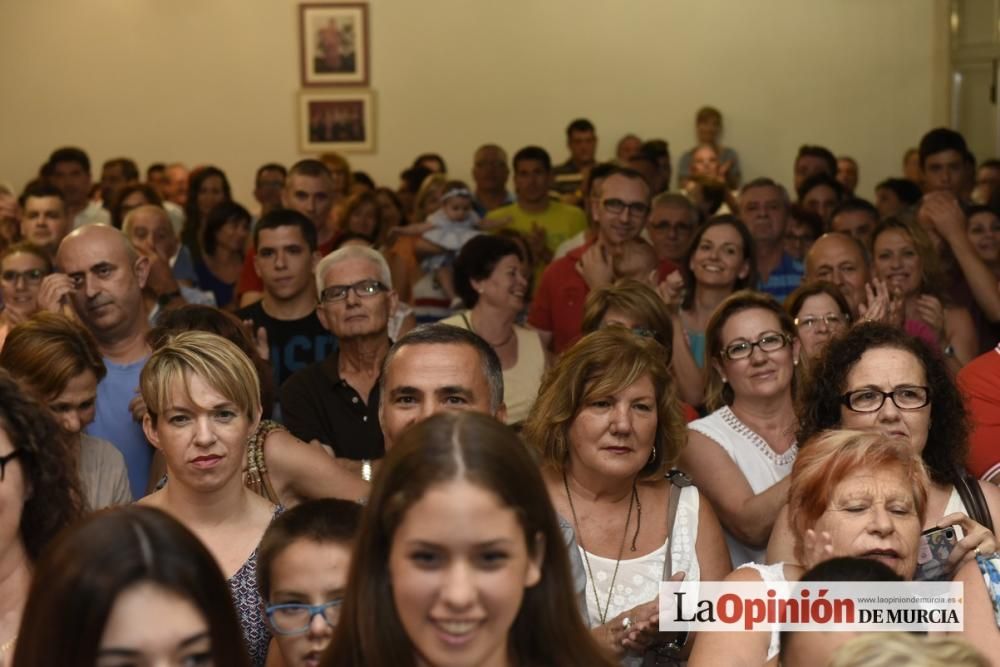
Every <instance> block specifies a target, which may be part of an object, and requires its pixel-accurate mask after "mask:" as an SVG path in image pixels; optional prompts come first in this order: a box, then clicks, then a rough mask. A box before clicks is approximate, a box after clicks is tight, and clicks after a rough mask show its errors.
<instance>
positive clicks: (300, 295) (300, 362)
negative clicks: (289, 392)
mask: <svg viewBox="0 0 1000 667" xmlns="http://www.w3.org/2000/svg"><path fill="white" fill-rule="evenodd" d="M253 243H254V247H255V248H256V249H257V252H256V254H255V255H254V267H255V269H256V270H257V275H258V276H259V277H260V280H261V282H262V283H263V285H264V296H263V298H262V299H261V300H260V301H258V302H256V303H253V304H251V305H249V306H247V307H246V308H243V309H242V310H239V311H237V313H236V314H237V316H238V317H239V318H240V319H241V320H244V321H246V320H250V321H251V322H253V331H254V332H255V333H256V334H257V335H258V337H259V336H260V335H261V331H260V330H261V329H263V330H264V335H266V336H267V344H268V348H269V349H270V362H271V367H272V368H273V369H274V380H275V386H280V385H281V383H282V382H284V381H285V380H287V379H288V378H289V377H291V375H292V373H294V372H295V371H298V370H301V369H303V368H305V367H306V366H308V365H309V364H313V363H316V362H317V361H322V360H323V359H326V357H327V356H328V355H329V354H330V353H331V352H332V351H333V350H334V349H335V348H336V347H337V340H336V338H334V337H333V336H331V335H330V333H329V332H328V331H327V330H326V329H325V328H324V327H323V325H322V323H321V322H320V319H319V318H318V317H317V316H316V284H315V282H314V280H313V269H314V268H315V267H316V263H317V262H318V261H319V254H318V253H317V252H316V228H315V227H314V226H313V224H312V223H311V222H310V221H309V218H307V217H306V216H304V215H302V214H301V213H299V212H298V211H293V210H291V209H287V208H279V209H276V210H274V211H271V212H270V213H268V214H267V215H265V216H264V217H263V218H261V219H260V220H258V221H257V224H256V225H254V229H253Z"/></svg>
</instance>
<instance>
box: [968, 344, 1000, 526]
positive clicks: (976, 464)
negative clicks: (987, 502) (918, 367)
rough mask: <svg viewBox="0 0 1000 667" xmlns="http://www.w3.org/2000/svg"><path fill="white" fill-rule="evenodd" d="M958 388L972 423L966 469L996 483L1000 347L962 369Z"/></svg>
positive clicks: (999, 455) (999, 469)
mask: <svg viewBox="0 0 1000 667" xmlns="http://www.w3.org/2000/svg"><path fill="white" fill-rule="evenodd" d="M958 386H959V388H960V389H961V390H962V396H963V397H964V398H965V408H966V409H967V410H968V411H969V421H970V422H972V434H971V435H970V436H969V459H968V461H967V462H966V467H967V468H968V469H969V472H970V473H972V474H973V475H975V476H976V477H978V478H979V479H984V480H986V481H988V482H993V483H994V484H1000V393H998V392H997V387H1000V345H997V347H996V348H995V349H992V350H990V351H989V352H987V353H985V354H982V355H980V356H978V357H976V358H975V359H973V360H972V361H970V362H969V363H967V364H966V365H965V366H963V367H962V370H960V371H959V372H958ZM995 521H996V518H994V522H995Z"/></svg>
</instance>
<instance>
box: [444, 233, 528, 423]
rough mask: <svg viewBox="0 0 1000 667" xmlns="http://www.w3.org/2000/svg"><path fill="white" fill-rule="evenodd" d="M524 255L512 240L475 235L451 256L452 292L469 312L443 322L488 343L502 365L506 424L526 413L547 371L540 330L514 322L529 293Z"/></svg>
mask: <svg viewBox="0 0 1000 667" xmlns="http://www.w3.org/2000/svg"><path fill="white" fill-rule="evenodd" d="M523 259H524V256H523V254H522V252H521V248H520V247H519V246H518V245H517V243H515V242H514V241H512V240H510V239H509V238H505V237H502V236H488V235H483V236H477V237H475V238H473V239H471V240H470V241H468V242H467V243H466V244H465V245H464V246H462V250H461V251H460V252H459V253H458V256H457V257H456V258H455V265H454V269H455V274H454V275H455V291H456V292H457V293H458V295H459V296H460V297H462V301H463V302H464V303H465V305H466V307H467V308H469V310H465V311H462V312H460V313H458V314H457V315H453V316H451V317H449V318H447V319H446V320H443V323H444V324H451V325H454V326H457V327H462V328H463V329H469V330H470V331H472V332H473V333H475V334H477V335H478V336H479V337H480V338H482V339H483V340H485V341H486V342H487V343H489V344H490V347H492V348H493V350H494V351H495V352H496V353H497V356H498V357H500V365H501V366H502V368H503V387H504V391H503V398H504V403H505V404H506V405H507V423H509V424H518V423H520V422H522V421H524V420H525V419H526V418H527V417H528V413H529V412H531V406H532V404H534V402H535V396H537V395H538V387H539V385H541V383H542V373H544V372H545V367H546V358H545V348H544V347H543V346H542V341H541V338H539V336H538V332H537V331H534V330H532V329H526V328H525V327H522V326H520V325H519V324H517V318H518V316H519V315H520V314H521V311H522V310H524V302H525V298H526V296H527V291H528V277H527V276H526V275H525V267H524V262H523Z"/></svg>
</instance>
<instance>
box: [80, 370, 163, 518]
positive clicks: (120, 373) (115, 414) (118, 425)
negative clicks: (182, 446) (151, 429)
mask: <svg viewBox="0 0 1000 667" xmlns="http://www.w3.org/2000/svg"><path fill="white" fill-rule="evenodd" d="M145 364H146V359H145V358H143V359H141V360H140V361H136V362H134V363H131V364H128V365H126V366H122V365H120V364H116V363H114V362H111V361H109V360H107V359H105V360H104V365H105V366H107V367H108V374H107V375H105V376H104V379H103V380H101V381H100V382H99V383H98V385H97V414H96V416H95V417H94V422H93V423H92V424H91V425H90V426H88V427H87V434H88V435H92V436H94V437H96V438H104V439H105V440H108V441H109V442H111V444H113V445H114V446H115V447H117V448H118V451H120V452H121V453H122V456H124V457H125V467H126V468H128V483H129V486H130V487H132V495H133V497H139V498H141V497H142V496H143V495H145V493H146V486H147V485H148V483H149V466H150V463H152V460H153V448H152V447H151V446H150V444H149V442H147V441H146V436H145V434H143V432H142V426H141V425H140V424H139V423H138V422H136V421H135V420H133V419H132V413H131V412H129V409H128V404H129V403H130V402H131V401H132V399H133V398H135V397H136V390H137V389H138V388H139V374H140V373H141V372H142V367H143V366H145Z"/></svg>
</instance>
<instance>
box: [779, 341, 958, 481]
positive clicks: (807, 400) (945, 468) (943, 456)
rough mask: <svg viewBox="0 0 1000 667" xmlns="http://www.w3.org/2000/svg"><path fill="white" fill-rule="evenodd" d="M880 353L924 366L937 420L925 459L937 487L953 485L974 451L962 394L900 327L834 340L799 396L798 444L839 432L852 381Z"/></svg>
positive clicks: (938, 363)
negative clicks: (889, 351) (866, 359)
mask: <svg viewBox="0 0 1000 667" xmlns="http://www.w3.org/2000/svg"><path fill="white" fill-rule="evenodd" d="M876 348H895V349H897V350H904V351H906V352H909V353H910V354H912V355H913V356H914V357H916V358H917V361H919V362H920V365H921V366H923V368H924V372H925V373H926V374H927V386H928V387H930V398H931V417H932V419H931V425H930V430H929V432H928V434H927V445H926V446H925V447H924V451H923V454H922V458H923V460H924V464H925V465H926V466H927V472H928V473H930V476H931V479H932V480H933V481H934V482H936V483H938V484H954V483H955V482H956V481H958V479H959V477H960V475H961V474H962V471H963V470H964V469H965V459H966V457H967V456H968V452H969V420H968V415H967V413H966V410H965V404H964V403H963V402H962V395H961V393H960V392H959V390H958V387H957V386H956V385H955V381H954V380H953V379H952V377H951V374H950V373H949V372H948V369H947V367H946V366H945V363H944V360H943V359H942V358H941V357H940V356H939V355H937V354H936V353H934V352H933V351H931V349H930V348H929V347H927V345H926V344H925V343H924V342H923V341H921V340H920V339H918V338H914V337H913V336H909V335H907V334H906V333H904V332H903V331H902V330H900V329H899V328H897V327H892V326H888V325H885V324H879V323H877V322H866V323H863V324H859V325H857V326H854V327H852V328H851V329H850V330H849V331H848V332H847V333H846V334H845V335H843V336H841V337H839V338H834V339H833V340H831V341H830V343H829V345H827V348H826V351H825V352H824V353H823V354H822V355H821V356H820V358H819V359H817V360H816V363H815V366H814V369H813V373H811V374H810V381H809V382H808V383H807V384H806V385H805V386H804V387H803V389H802V392H801V393H800V396H799V398H800V401H799V404H798V410H797V412H798V417H799V432H798V441H799V442H806V441H807V440H809V439H810V438H812V437H813V436H815V435H816V434H818V433H819V432H820V431H825V430H827V429H831V428H839V427H840V419H841V418H840V410H841V396H842V395H843V394H844V392H845V391H846V390H847V376H848V374H850V372H851V370H852V369H853V368H854V366H855V365H856V364H857V363H858V360H860V359H861V356H862V355H863V354H864V353H865V352H867V351H868V350H872V349H876Z"/></svg>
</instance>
